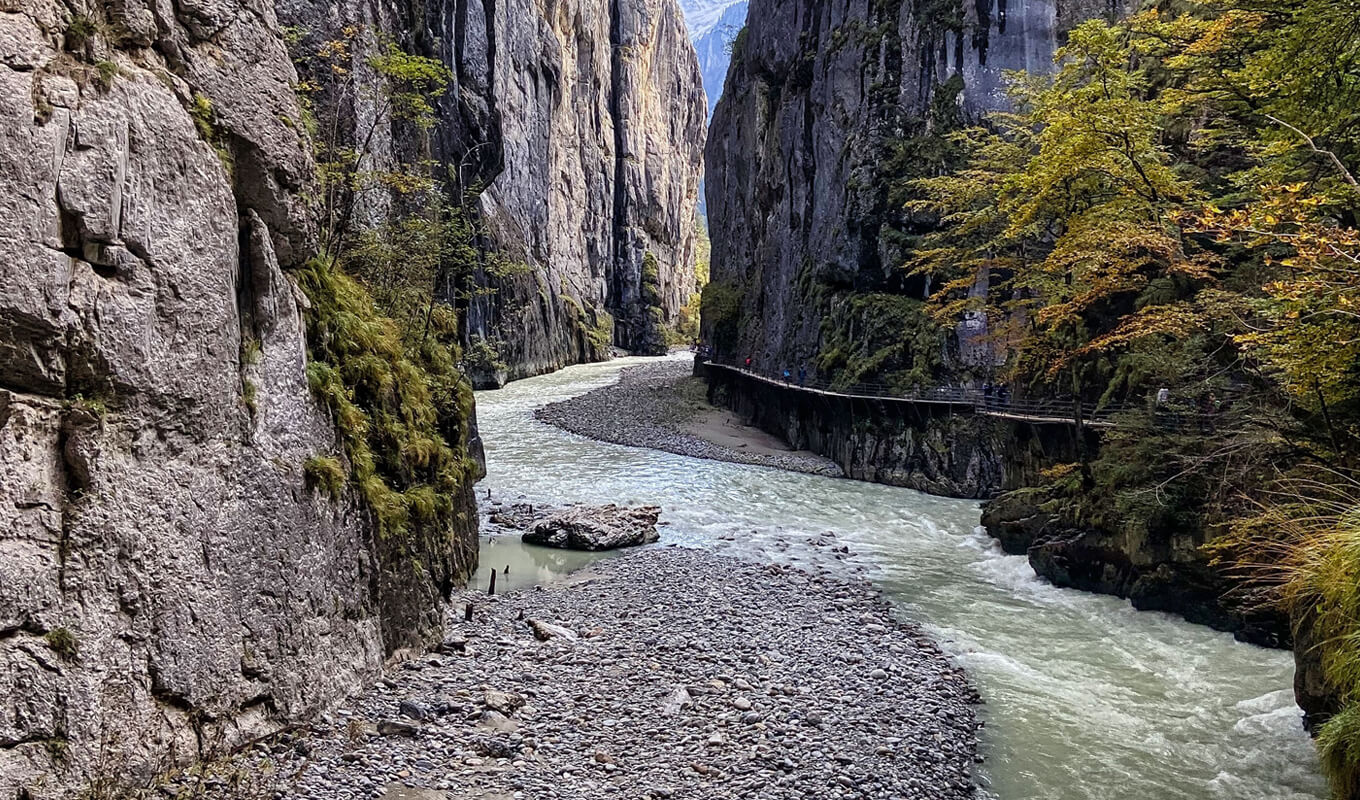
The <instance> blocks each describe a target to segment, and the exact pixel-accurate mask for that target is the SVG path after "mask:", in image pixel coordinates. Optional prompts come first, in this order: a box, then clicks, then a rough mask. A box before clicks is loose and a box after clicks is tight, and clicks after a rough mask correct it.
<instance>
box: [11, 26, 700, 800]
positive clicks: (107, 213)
mask: <svg viewBox="0 0 1360 800" xmlns="http://www.w3.org/2000/svg"><path fill="white" fill-rule="evenodd" d="M355 30H359V31H363V33H362V34H361V35H359V36H358V37H357V38H355V37H353V36H352V34H353V32H354V31H355ZM347 37H349V38H354V40H355V41H362V42H365V43H366V46H367V47H368V48H369V49H363V48H356V52H355V53H354V54H353V59H352V69H353V70H354V74H355V76H356V78H355V82H354V83H355V86H356V90H355V91H354V92H353V94H352V97H353V98H355V99H354V100H353V102H352V107H350V108H348V109H346V111H347V114H348V115H349V120H348V122H349V124H350V125H352V127H353V129H354V130H359V129H361V128H364V127H372V128H373V130H374V135H373V137H372V141H371V142H370V143H369V149H370V153H371V155H370V157H371V160H372V163H373V164H374V166H376V167H379V168H381V167H382V166H383V165H384V164H394V163H402V162H405V163H414V162H416V161H418V160H419V161H425V160H428V162H429V163H431V164H432V165H433V169H435V170H436V172H437V173H438V174H440V175H441V176H443V175H447V176H450V180H451V181H453V182H455V183H458V184H460V185H462V186H463V187H466V188H472V187H475V188H477V189H479V190H480V193H479V201H480V209H479V210H480V212H481V218H482V220H483V221H484V227H485V234H484V237H483V239H484V241H483V243H484V244H485V250H486V251H487V252H488V253H492V254H496V255H497V257H498V258H500V259H501V261H510V260H515V261H519V262H523V265H522V266H521V267H520V268H518V269H515V270H497V269H494V268H493V265H492V264H491V263H490V259H488V268H487V269H486V270H485V271H484V272H483V273H482V274H480V275H479V276H477V277H476V282H475V283H474V285H472V286H459V287H456V288H455V287H450V289H449V290H448V295H447V298H446V299H448V300H450V301H451V302H453V303H455V304H456V305H458V306H459V307H460V310H461V311H462V312H463V313H462V314H461V318H462V322H463V325H464V326H465V328H466V333H467V334H468V335H469V336H470V337H471V338H473V339H478V338H480V337H488V338H492V339H494V340H496V343H497V345H498V346H499V347H501V348H502V350H501V358H503V359H504V364H503V366H502V367H501V368H500V369H499V370H494V369H493V370H491V371H492V372H496V371H500V372H502V376H501V377H502V378H503V377H504V376H505V374H510V375H527V374H532V373H534V372H541V371H544V370H548V369H552V368H555V367H557V366H561V365H563V364H565V363H570V362H572V361H579V360H585V359H590V358H597V357H600V356H601V355H602V354H603V353H604V352H606V351H607V350H608V348H609V346H610V345H611V344H614V343H617V344H619V345H622V346H625V347H631V348H635V349H639V350H644V351H653V352H654V351H657V350H660V349H661V348H663V347H664V341H663V339H662V328H663V327H664V326H666V325H668V324H670V323H671V322H672V321H673V320H674V318H675V316H676V314H677V312H678V309H679V307H680V306H681V305H683V304H684V303H685V302H687V301H688V300H689V299H690V295H691V293H692V292H693V288H694V287H693V280H694V279H693V270H692V262H693V253H692V250H693V228H692V216H691V215H692V209H693V204H694V196H695V191H696V185H697V181H698V172H699V161H700V153H701V149H702V138H703V119H704V97H703V92H702V89H701V87H700V84H699V78H698V73H697V65H696V63H695V59H694V54H693V50H692V48H691V47H690V45H689V42H688V39H687V38H686V36H685V30H684V27H683V23H682V21H681V18H680V14H679V11H678V9H677V7H676V6H675V4H674V2H673V0H581V2H576V3H568V2H549V1H548V0H506V1H505V2H501V3H497V4H494V5H493V4H486V5H483V4H482V3H480V2H477V0H467V1H466V2H464V1H462V0H459V1H457V2H455V1H454V0H449V2H436V3H419V4H417V3H391V4H369V3H359V2H354V3H348V2H346V3H323V2H312V1H311V0H279V2H277V3H274V2H265V1H264V0H240V1H239V2H237V1H235V0H210V1H209V0H176V1H175V2H170V1H169V0H106V1H105V2H91V1H90V0H71V1H70V2H57V0H0V97H3V98H4V101H5V102H4V103H0V116H3V124H2V125H0V796H3V797H12V796H16V795H18V794H20V793H26V794H23V796H25V797H32V798H46V797H63V796H67V795H69V794H70V793H72V792H73V791H75V790H76V789H77V788H78V787H79V786H80V785H81V784H83V783H85V782H87V781H88V780H90V779H91V778H93V777H96V776H112V777H113V778H114V779H115V780H116V781H129V782H135V781H139V780H142V779H143V778H145V777H146V776H150V775H154V774H156V773H159V772H161V771H163V770H164V769H166V768H167V767H170V766H172V765H174V764H176V763H183V762H184V761H186V760H189V759H193V758H198V757H202V756H205V755H212V754H214V753H220V752H224V751H226V750H229V749H230V748H232V747H234V746H237V745H239V744H241V743H243V742H247V741H250V740H251V739H252V738H254V737H256V736H259V735H263V734H267V733H269V732H271V731H275V730H278V729H279V728H280V727H283V726H286V725H289V724H293V723H296V722H298V721H302V720H306V719H308V718H310V717H312V716H314V715H316V714H317V713H319V712H321V711H323V710H324V709H326V708H327V707H329V706H330V705H331V704H333V703H334V702H336V701H338V700H339V699H341V698H342V697H343V696H344V695H345V694H347V693H348V692H349V691H351V690H352V689H353V688H354V687H356V686H357V685H359V684H360V683H362V682H363V681H365V680H370V679H372V678H373V677H374V676H375V675H376V674H377V673H378V671H379V670H380V669H381V667H382V664H383V662H384V660H385V659H387V658H388V657H390V656H391V655H392V654H394V653H396V652H398V651H400V650H403V649H406V648H411V649H419V648H422V647H424V646H426V645H428V644H429V643H430V642H431V641H433V640H435V638H436V637H437V636H438V634H439V631H440V629H441V626H442V621H443V601H444V598H446V597H447V595H448V592H449V591H450V589H451V588H452V586H453V585H454V584H456V583H457V582H458V581H459V580H460V579H461V575H462V573H463V571H464V570H466V569H467V568H468V567H469V566H470V563H471V562H472V561H473V560H474V559H475V555H474V554H475V548H476V510H475V501H474V499H473V497H472V486H471V481H472V480H473V479H474V478H475V477H476V474H477V473H476V470H477V468H476V466H475V464H474V462H475V459H476V458H477V455H478V452H479V447H478V444H479V443H478V441H477V440H476V438H475V427H474V425H473V420H472V414H473V412H472V410H471V395H470V393H469V392H468V390H467V387H466V385H464V386H463V387H462V388H460V389H458V390H457V391H455V395H456V397H455V400H456V405H457V408H447V409H441V411H440V416H441V420H440V423H439V424H440V431H439V435H441V436H445V437H446V438H447V439H448V442H447V443H448V445H449V447H450V448H452V450H451V453H452V456H451V457H452V458H454V459H455V460H457V461H459V462H460V463H463V464H466V465H468V466H467V467H466V469H465V470H462V471H461V472H460V473H459V474H461V475H462V476H463V477H462V478H460V479H459V480H460V481H461V482H460V483H458V484H457V485H456V486H453V487H452V488H445V489H443V490H441V491H443V492H444V493H445V494H444V496H441V497H440V498H438V499H437V501H436V503H435V506H436V507H437V508H438V509H441V510H439V511H437V512H435V513H436V515H437V518H438V519H439V520H442V522H441V523H440V524H439V525H434V526H431V525H429V524H426V523H421V522H416V521H412V523H411V524H410V526H409V527H410V528H412V529H413V530H415V533H413V534H412V535H392V534H391V533H390V532H387V533H379V527H380V520H379V519H378V518H377V517H376V516H375V514H374V513H373V512H372V510H371V508H372V507H371V506H369V505H368V503H367V502H366V501H365V500H364V499H363V498H361V497H360V496H359V492H358V491H356V490H332V491H321V490H319V489H318V488H317V486H315V485H314V484H317V483H318V481H317V480H316V478H317V475H318V474H321V473H314V472H309V470H313V469H314V465H313V463H312V462H314V461H317V460H318V459H321V458H322V457H329V458H332V459H333V460H343V458H344V453H345V450H344V447H343V446H342V437H341V436H340V434H339V433H338V432H337V429H336V427H335V424H334V423H333V421H332V412H331V410H330V409H327V408H325V407H322V406H321V405H320V404H319V402H318V400H317V399H316V397H315V395H314V392H313V390H312V389H313V388H314V386H309V378H312V377H315V376H313V375H311V373H310V371H309V369H308V359H309V350H308V344H309V340H308V337H309V319H310V318H311V317H312V316H314V315H315V314H316V313H317V312H316V311H315V309H317V308H319V307H327V308H330V309H332V311H333V310H334V309H335V308H337V305H336V304H337V302H338V299H337V298H336V297H331V296H325V297H316V296H309V295H308V294H307V291H320V290H321V289H318V287H323V286H325V285H326V283H325V282H324V281H320V282H318V281H312V282H311V283H308V282H306V281H301V280H300V277H299V276H301V275H303V274H304V273H307V271H308V270H312V269H313V268H312V267H310V266H306V268H305V269H304V267H305V265H307V262H308V259H309V258H311V257H312V256H313V255H314V254H315V252H316V249H317V246H318V245H317V231H316V229H315V221H314V220H313V214H312V211H313V207H312V205H311V204H312V202H313V198H314V197H315V195H316V182H315V181H316V165H315V164H314V162H313V155H312V146H311V143H310V141H309V134H308V125H307V124H306V123H307V120H308V109H307V108H306V106H305V104H303V103H301V102H300V101H299V99H298V94H297V92H296V88H297V86H298V82H299V76H298V74H297V72H296V69H295V66H294V62H293V58H294V57H295V56H296V49H295V50H294V52H292V53H290V49H289V48H290V46H292V47H294V48H296V47H297V46H298V44H299V42H302V43H303V44H304V45H306V44H315V43H317V42H324V41H326V40H327V39H328V38H335V39H344V38H347ZM384 40H386V41H391V42H394V43H396V44H398V45H399V46H401V47H403V48H404V49H408V50H409V51H411V52H415V53H419V54H423V55H427V56H431V57H434V58H437V59H439V60H440V61H442V62H443V63H445V64H447V65H449V66H450V67H451V69H452V71H453V74H454V83H453V85H452V86H451V87H450V89H449V91H448V92H447V93H446V94H445V95H444V97H443V98H442V99H440V101H439V104H438V108H437V109H436V111H435V117H436V125H435V127H434V129H433V130H432V131H430V132H429V135H420V136H413V135H412V134H411V130H410V128H411V126H409V125H406V126H402V125H401V124H398V123H397V122H394V121H393V120H391V119H387V118H386V117H384V116H383V114H382V112H381V111H380V110H377V108H376V106H377V105H378V104H377V103H375V102H374V101H373V97H374V96H375V89H374V85H375V81H374V78H373V76H372V75H371V74H368V73H366V72H365V70H368V69H369V68H370V66H371V65H370V64H369V62H368V57H369V55H370V53H371V52H372V50H371V46H372V45H374V44H376V43H381V42H383V41H384ZM365 123H376V124H374V125H371V126H365ZM394 204H395V203H394V201H393V200H390V199H389V200H384V199H382V198H378V199H377V200H374V201H371V202H368V201H366V202H365V203H364V204H362V208H361V209H360V211H361V216H362V217H363V219H361V220H360V221H361V222H362V223H377V222H381V221H382V220H383V218H384V217H385V215H386V214H388V213H390V211H391V210H392V208H393V206H394ZM308 274H311V273H308ZM497 276H500V277H497ZM304 285H305V286H309V287H310V288H309V289H308V290H307V291H304V290H303V289H301V288H300V286H304ZM488 288H492V289H495V290H496V291H495V292H494V293H489V292H488V291H487V289H488ZM318 303H321V304H322V306H318V305H317V304H318ZM342 313H345V314H348V313H351V312H349V311H343V312H342ZM360 313H371V312H363V311H362V308H360ZM311 333H312V334H315V331H311ZM333 366H334V365H333ZM317 469H319V468H317ZM460 469H461V468H460ZM322 472H324V470H322ZM323 477H324V476H323ZM436 528H438V529H436Z"/></svg>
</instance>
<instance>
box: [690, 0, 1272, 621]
mask: <svg viewBox="0 0 1360 800" xmlns="http://www.w3.org/2000/svg"><path fill="white" fill-rule="evenodd" d="M1124 10H1125V6H1124V4H1122V3H1113V4H1110V3H1103V2H1097V3H1058V4H1054V3H1050V2H1043V1H1042V0H1032V1H1030V2H1022V3H1015V2H1005V1H1004V0H1002V2H997V3H991V2H982V3H964V4H955V3H950V2H944V3H930V4H924V3H905V2H901V1H900V0H888V1H887V2H881V1H873V2H871V1H870V0H835V1H834V2H814V1H813V0H796V1H794V2H776V0H753V2H752V3H751V9H750V17H749V24H748V26H747V28H746V30H745V31H744V32H743V33H742V35H741V36H740V37H739V38H738V40H737V41H736V44H735V47H734V51H733V56H732V67H731V71H730V73H729V75H728V77H727V82H726V89H725V93H724V95H723V98H722V100H721V101H720V102H719V104H718V107H717V110H716V112H715V114H714V119H713V124H712V127H711V129H710V134H709V141H708V146H707V147H708V149H707V156H706V182H707V195H708V211H709V224H710V230H711V233H712V241H713V259H712V277H713V284H712V285H711V287H710V289H709V290H707V291H706V293H705V296H704V323H703V326H704V336H705V338H706V340H707V341H708V342H709V343H710V345H711V346H712V347H713V348H714V350H715V352H716V357H717V358H718V359H726V360H736V361H744V360H745V359H746V358H747V357H750V358H751V359H752V362H753V365H754V367H755V369H756V370H758V371H762V372H764V373H766V374H780V373H781V372H782V371H783V370H791V371H797V370H799V367H800V366H802V365H805V366H806V367H807V374H808V380H809V381H810V382H814V383H820V384H824V385H830V386H831V387H832V388H838V389H847V390H848V389H852V388H853V387H855V386H860V385H868V386H869V387H870V388H872V389H873V390H874V391H882V390H884V389H885V388H887V389H892V388H902V389H906V388H910V387H915V386H921V385H925V386H930V385H935V384H939V383H945V382H963V381H968V380H972V381H976V382H978V383H981V382H982V381H984V380H987V379H988V375H989V374H990V371H991V368H992V367H993V366H995V365H996V363H997V361H996V356H995V354H993V353H991V352H989V348H987V347H982V346H979V345H977V344H976V342H977V341H978V339H977V337H975V336H974V335H973V334H974V333H976V332H975V331H973V330H972V329H971V328H970V326H969V324H968V321H963V322H961V323H960V325H959V327H958V328H957V329H956V330H954V331H949V332H942V331H940V330H939V328H938V326H937V325H936V323H935V322H934V321H933V320H931V319H930V318H929V316H928V315H927V314H926V313H925V310H924V307H923V305H922V301H923V300H924V299H925V298H926V297H928V295H929V292H930V286H929V284H928V283H927V281H926V280H925V279H924V278H921V277H915V276H910V275H908V274H907V273H906V271H905V270H903V269H902V264H903V263H904V261H905V254H906V253H907V251H908V250H909V248H910V247H911V245H912V242H913V239H914V237H915V236H917V235H919V234H920V233H922V232H924V231H927V230H929V229H930V226H931V225H933V224H934V221H933V220H931V219H925V218H915V217H913V216H912V215H910V214H908V213H906V212H905V211H904V210H903V196H902V194H901V189H902V184H901V178H902V177H904V176H905V177H920V176H925V175H931V174H941V172H942V171H944V170H947V169H949V168H950V164H949V162H948V159H947V152H948V148H947V146H946V143H945V140H944V137H943V134H944V133H946V132H947V131H948V129H949V128H951V127H960V126H962V125H964V124H967V123H968V122H969V121H970V120H976V119H977V118H978V117H979V116H980V115H981V114H982V113H984V112H986V111H989V110H995V109H1002V108H1005V106H1006V95H1005V91H1004V82H1003V72H1004V71H1006V70H1013V69H1026V70H1029V71H1031V72H1036V71H1046V70H1048V69H1050V68H1051V63H1052V56H1053V53H1054V51H1055V49H1056V47H1057V45H1058V42H1059V40H1060V38H1061V36H1062V33H1063V31H1065V30H1068V29H1070V28H1071V27H1072V26H1073V25H1075V24H1077V23H1079V22H1080V21H1082V20H1084V19H1088V18H1090V17H1092V16H1096V15H1103V14H1118V13H1122V12H1123V11H1124ZM985 290H986V286H985V284H981V283H980V285H979V287H978V291H985ZM714 389H715V393H714V397H715V399H718V400H725V401H726V402H727V403H728V404H729V405H731V406H733V407H735V408H738V409H740V410H742V411H743V412H744V413H745V415H746V416H747V417H748V418H749V419H751V420H753V421H754V422H756V423H757V424H760V425H761V426H762V427H764V428H765V429H766V430H769V431H772V432H776V433H779V434H781V435H783V436H784V437H785V438H786V439H787V440H789V441H790V442H792V443H794V444H796V445H798V446H800V447H809V448H811V449H814V450H816V451H817V452H820V453H823V454H826V455H828V456H830V457H832V458H835V459H836V460H837V461H838V462H840V463H841V465H842V466H843V467H844V468H845V469H846V471H847V474H850V475H853V476H856V477H861V478H865V479H868V480H874V481H879V482H884V483H891V484H897V485H905V486H911V487H913V488H918V489H923V490H925V491H930V492H935V493H941V494H948V495H955V496H965V497H986V496H990V495H993V494H995V493H998V492H1001V491H1003V490H1010V489H1017V488H1023V487H1024V486H1026V485H1027V483H1028V482H1029V481H1030V480H1032V479H1033V478H1034V477H1035V476H1036V474H1037V472H1038V471H1039V469H1040V468H1042V467H1046V466H1052V465H1054V464H1056V463H1060V462H1065V461H1073V460H1075V458H1076V453H1075V451H1074V448H1073V446H1072V443H1071V442H1070V441H1068V440H1070V438H1071V435H1070V431H1068V430H1064V426H1033V425H1018V426H1017V425H1011V424H1006V425H998V424H994V423H989V422H986V421H983V420H976V419H959V418H953V417H948V416H944V417H941V416H939V415H931V414H927V413H916V412H912V411H904V410H903V409H901V408H899V407H896V406H892V405H891V404H876V403H868V402H866V403H862V404H860V406H857V407H856V406H854V405H853V404H851V405H844V404H839V405H838V404H836V403H831V406H832V407H817V405H818V404H819V403H820V404H823V405H825V404H827V403H830V401H826V400H815V399H814V400H808V399H806V398H800V397H798V396H797V393H795V392H791V391H771V390H768V389H763V388H761V387H759V386H755V385H753V384H752V385H748V382H743V381H740V380H736V381H733V380H727V379H724V380H720V381H717V382H715V384H714ZM1098 445H1099V442H1098V437H1097V436H1095V435H1094V434H1092V438H1091V441H1090V442H1089V443H1087V447H1088V449H1089V448H1093V447H1097V446H1098ZM1010 499H1011V501H1012V502H1010V503H1007V504H1001V505H998V506H995V507H994V508H993V509H992V511H991V512H990V513H989V514H988V517H987V520H986V521H987V524H988V528H989V530H991V531H992V532H993V533H994V535H997V536H998V537H999V538H1000V539H1001V540H1002V541H1003V543H1005V544H1006V546H1007V547H1008V549H1010V550H1011V551H1012V552H1017V553H1022V554H1023V553H1028V554H1029V556H1030V560H1031V563H1032V564H1033V565H1034V568H1035V570H1036V571H1037V572H1038V573H1039V574H1041V575H1044V576H1046V577H1048V578H1050V579H1051V580H1053V581H1054V582H1055V583H1057V584H1059V585H1063V586H1071V587H1075V588H1081V589H1086V590H1090V591H1097V592H1105V593H1110V594H1116V595H1119V596H1122V597H1128V598H1131V599H1132V600H1133V601H1134V602H1135V604H1137V605H1138V606H1139V607H1141V608H1150V609H1157V610H1165V611H1174V612H1179V613H1183V614H1185V615H1186V616H1188V617H1189V618H1190V619H1192V620H1195V621H1198V622H1203V623H1206V624H1210V625H1213V626H1215V627H1218V628H1221V629H1225V630H1231V631H1233V632H1235V633H1237V634H1238V635H1240V636H1242V637H1243V638H1247V639H1250V640H1252V641H1257V642H1261V643H1265V644H1276V645H1279V644H1281V643H1286V642H1287V641H1288V638H1289V636H1288V631H1287V626H1285V625H1284V624H1283V622H1282V620H1281V619H1280V618H1279V615H1277V614H1268V613H1258V612H1256V611H1253V610H1252V603H1250V602H1249V601H1248V602H1246V603H1242V602H1241V598H1236V599H1233V598H1228V599H1225V597H1224V592H1225V590H1226V588H1227V585H1228V583H1227V582H1226V581H1225V580H1224V579H1223V576H1221V575H1219V574H1217V573H1216V572H1215V571H1214V570H1213V569H1211V568H1210V567H1209V565H1208V563H1207V560H1206V557H1205V556H1204V554H1203V552H1202V551H1201V550H1200V545H1201V544H1203V543H1204V541H1205V540H1206V538H1207V537H1208V535H1209V533H1208V532H1207V531H1204V530H1201V529H1193V530H1183V531H1178V532H1157V533H1156V534H1155V535H1146V536H1135V535H1126V534H1122V533H1114V532H1111V531H1104V530H1082V529H1078V528H1075V527H1073V526H1070V525H1065V524H1064V523H1063V522H1062V520H1061V519H1060V518H1059V517H1056V516H1053V515H1049V514H1046V513H1044V512H1042V511H1040V510H1039V508H1038V507H1037V505H1036V504H1035V503H1033V502H1024V498H1023V497H1012V498H1010Z"/></svg>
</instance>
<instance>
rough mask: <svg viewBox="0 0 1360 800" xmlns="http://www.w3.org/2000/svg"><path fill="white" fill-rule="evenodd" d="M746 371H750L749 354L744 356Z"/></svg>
mask: <svg viewBox="0 0 1360 800" xmlns="http://www.w3.org/2000/svg"><path fill="white" fill-rule="evenodd" d="M746 371H747V372H750V371H751V357H750V356H747V357H746Z"/></svg>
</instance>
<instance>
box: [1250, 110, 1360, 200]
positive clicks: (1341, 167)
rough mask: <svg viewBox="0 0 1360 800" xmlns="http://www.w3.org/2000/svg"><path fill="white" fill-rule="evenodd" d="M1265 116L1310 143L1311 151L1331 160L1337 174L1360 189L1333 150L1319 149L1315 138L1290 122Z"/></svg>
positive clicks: (1359, 183) (1358, 182) (1358, 183)
mask: <svg viewBox="0 0 1360 800" xmlns="http://www.w3.org/2000/svg"><path fill="white" fill-rule="evenodd" d="M1265 116H1266V119H1268V120H1270V121H1271V122H1273V123H1275V124H1276V125H1280V126H1283V127H1285V128H1288V129H1289V130H1291V131H1293V132H1294V133H1296V134H1298V135H1299V136H1300V137H1302V138H1303V140H1304V141H1305V142H1307V143H1308V147H1309V149H1311V150H1312V151H1313V152H1314V153H1317V154H1318V155H1320V156H1326V157H1327V158H1328V159H1330V160H1331V162H1332V165H1333V166H1335V167H1336V170H1337V172H1340V173H1341V177H1342V178H1344V179H1345V180H1346V183H1349V184H1350V185H1351V186H1354V187H1356V188H1360V181H1356V179H1355V176H1354V175H1352V174H1351V171H1350V170H1348V169H1346V165H1345V164H1343V163H1341V159H1339V158H1337V157H1336V153H1333V152H1332V151H1331V150H1323V149H1322V148H1320V147H1318V146H1317V143H1316V142H1314V141H1313V137H1311V136H1309V135H1308V134H1306V133H1304V132H1303V131H1301V130H1299V129H1298V128H1295V127H1294V126H1293V125H1290V124H1289V123H1288V122H1285V121H1284V120H1282V119H1280V118H1279V117H1273V116H1271V115H1270V114H1266V115H1265Z"/></svg>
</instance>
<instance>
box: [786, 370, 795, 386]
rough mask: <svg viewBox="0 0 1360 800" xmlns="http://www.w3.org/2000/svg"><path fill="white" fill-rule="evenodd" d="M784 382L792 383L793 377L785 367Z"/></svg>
mask: <svg viewBox="0 0 1360 800" xmlns="http://www.w3.org/2000/svg"><path fill="white" fill-rule="evenodd" d="M784 383H793V378H792V376H791V375H789V371H788V370H787V369H785V370H784Z"/></svg>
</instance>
